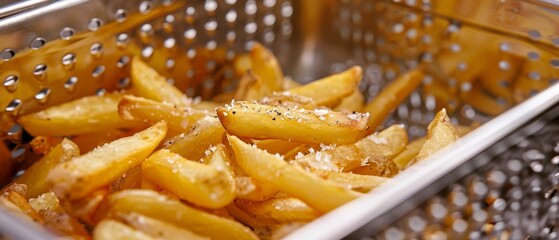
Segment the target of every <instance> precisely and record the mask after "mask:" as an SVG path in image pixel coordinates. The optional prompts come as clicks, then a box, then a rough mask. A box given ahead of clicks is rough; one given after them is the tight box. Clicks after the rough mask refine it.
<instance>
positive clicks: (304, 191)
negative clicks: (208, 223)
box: [228, 135, 359, 213]
mask: <svg viewBox="0 0 559 240" xmlns="http://www.w3.org/2000/svg"><path fill="white" fill-rule="evenodd" d="M228 138H229V142H230V143H231V147H232V149H233V151H234V153H235V156H236V161H237V164H239V166H240V167H241V168H242V169H243V170H244V171H245V172H247V173H248V174H249V175H250V176H252V177H254V178H255V179H257V180H259V181H262V182H264V183H268V184H271V185H274V186H275V187H276V188H277V189H278V190H280V191H282V192H285V193H287V194H289V195H291V196H293V197H296V198H299V199H301V200H302V201H303V202H305V203H306V204H308V205H309V206H311V207H312V208H314V209H316V210H318V211H320V212H323V213H324V212H328V211H330V210H332V209H334V208H336V207H339V206H340V205H342V204H344V203H346V202H349V201H351V200H353V199H355V198H356V197H358V196H359V194H357V193H355V192H352V191H348V190H346V189H343V188H340V187H338V186H336V185H334V184H332V183H330V182H327V181H325V180H323V179H320V178H318V177H317V176H314V175H312V174H311V173H308V172H306V171H305V170H303V169H301V168H300V167H298V166H295V165H289V164H288V163H287V162H285V161H284V160H283V159H281V158H279V157H277V156H274V155H272V154H269V153H267V152H265V151H262V150H260V149H258V148H256V147H253V146H251V145H248V144H246V143H244V142H243V141H241V140H240V139H239V138H237V137H235V136H231V135H229V136H228ZM316 196H328V197H327V198H317V197H316Z"/></svg>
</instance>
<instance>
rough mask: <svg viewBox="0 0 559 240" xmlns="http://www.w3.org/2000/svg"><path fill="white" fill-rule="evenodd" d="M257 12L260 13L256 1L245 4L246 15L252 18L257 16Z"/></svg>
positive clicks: (252, 0) (250, 0)
mask: <svg viewBox="0 0 559 240" xmlns="http://www.w3.org/2000/svg"><path fill="white" fill-rule="evenodd" d="M257 11H258V6H257V5H256V2H255V1H254V0H248V1H247V2H246V3H245V13H246V14H247V15H249V16H252V15H254V14H256V12H257Z"/></svg>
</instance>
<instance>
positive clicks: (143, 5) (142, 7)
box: [138, 1, 153, 14]
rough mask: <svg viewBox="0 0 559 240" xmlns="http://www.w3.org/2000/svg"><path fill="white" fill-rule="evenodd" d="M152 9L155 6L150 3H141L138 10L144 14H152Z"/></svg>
mask: <svg viewBox="0 0 559 240" xmlns="http://www.w3.org/2000/svg"><path fill="white" fill-rule="evenodd" d="M152 9H153V5H152V4H151V2H149V1H143V2H142V3H140V6H139V7H138V10H139V11H140V13H142V14H147V13H149V12H151V10H152Z"/></svg>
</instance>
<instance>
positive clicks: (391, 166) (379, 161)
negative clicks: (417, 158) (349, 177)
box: [351, 154, 399, 177]
mask: <svg viewBox="0 0 559 240" xmlns="http://www.w3.org/2000/svg"><path fill="white" fill-rule="evenodd" d="M351 172H353V173H357V174H364V175H372V176H380V177H392V176H394V175H396V174H398V172H399V170H398V166H396V164H395V163H394V161H392V160H391V159H389V158H387V157H385V156H383V155H378V154H375V155H372V156H369V157H368V158H367V159H365V160H364V164H363V166H361V167H358V168H356V169H353V170H352V171H351Z"/></svg>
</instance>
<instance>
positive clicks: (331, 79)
mask: <svg viewBox="0 0 559 240" xmlns="http://www.w3.org/2000/svg"><path fill="white" fill-rule="evenodd" d="M361 78H363V69H361V67H359V66H354V67H351V68H350V69H348V70H346V71H344V72H341V73H338V74H333V75H330V76H328V77H325V78H322V79H319V80H316V81H314V82H311V83H308V84H305V85H303V86H300V87H296V88H292V89H290V90H288V91H287V93H290V94H295V95H300V96H304V97H308V98H311V99H313V100H314V102H315V103H316V105H318V106H326V107H334V106H336V105H338V104H339V103H340V101H342V99H343V98H345V97H348V96H350V95H351V94H352V93H353V92H354V91H355V89H356V88H357V86H358V85H359V83H360V82H361Z"/></svg>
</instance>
